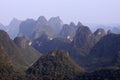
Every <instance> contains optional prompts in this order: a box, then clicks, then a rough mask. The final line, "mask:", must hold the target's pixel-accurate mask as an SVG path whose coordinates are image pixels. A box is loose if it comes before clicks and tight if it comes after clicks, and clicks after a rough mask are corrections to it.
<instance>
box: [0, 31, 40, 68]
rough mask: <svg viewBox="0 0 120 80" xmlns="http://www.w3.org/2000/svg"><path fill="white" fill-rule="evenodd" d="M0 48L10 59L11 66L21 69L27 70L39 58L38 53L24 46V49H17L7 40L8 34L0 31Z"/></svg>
mask: <svg viewBox="0 0 120 80" xmlns="http://www.w3.org/2000/svg"><path fill="white" fill-rule="evenodd" d="M0 46H2V48H3V51H4V52H5V53H6V54H7V55H8V56H9V57H10V59H11V61H12V62H13V64H15V65H16V66H18V67H19V68H22V69H27V68H28V67H29V66H30V65H31V64H32V63H34V62H35V61H36V60H37V59H38V58H39V57H40V53H38V52H37V51H36V50H34V49H32V48H31V47H28V46H26V47H25V49H21V48H19V47H18V46H17V45H16V44H15V43H14V42H13V41H12V40H11V39H10V38H9V36H8V34H7V33H6V32H5V31H2V30H0ZM35 55H37V56H35ZM31 57H32V58H31Z"/></svg>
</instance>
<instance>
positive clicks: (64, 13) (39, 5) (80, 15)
mask: <svg viewBox="0 0 120 80" xmlns="http://www.w3.org/2000/svg"><path fill="white" fill-rule="evenodd" d="M41 15H44V16H45V17H46V18H47V19H49V18H50V17H52V16H60V18H61V19H62V20H63V21H64V22H65V23H69V22H70V21H74V22H77V21H81V22H82V23H103V24H111V23H120V0H0V22H1V23H3V24H8V23H9V21H10V20H11V19H12V18H13V17H16V18H18V19H20V20H24V19H26V18H34V19H37V18H38V17H39V16H41Z"/></svg>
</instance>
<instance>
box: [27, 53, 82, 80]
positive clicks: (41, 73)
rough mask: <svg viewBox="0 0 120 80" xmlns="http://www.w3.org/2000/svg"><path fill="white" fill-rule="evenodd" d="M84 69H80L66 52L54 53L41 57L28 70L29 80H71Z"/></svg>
mask: <svg viewBox="0 0 120 80" xmlns="http://www.w3.org/2000/svg"><path fill="white" fill-rule="evenodd" d="M82 71H83V69H82V68H80V67H78V66H77V65H76V64H75V63H74V62H73V61H72V60H71V59H70V58H69V55H68V54H67V53H66V52H64V51H54V52H51V53H48V54H47V55H44V56H42V57H40V59H39V60H38V61H37V62H36V63H35V64H34V65H33V66H32V67H30V68H29V69H28V70H27V72H26V73H27V74H28V75H27V76H28V78H29V79H31V78H33V79H36V80H37V79H42V80H46V79H47V80H66V79H68V80H70V79H74V76H75V75H76V74H78V73H80V72H82Z"/></svg>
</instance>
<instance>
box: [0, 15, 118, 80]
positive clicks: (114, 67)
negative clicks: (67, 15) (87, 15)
mask: <svg viewBox="0 0 120 80" xmlns="http://www.w3.org/2000/svg"><path fill="white" fill-rule="evenodd" d="M6 27H8V28H6ZM6 27H5V26H4V25H2V24H0V28H1V29H3V30H6V31H3V30H0V79H1V80H80V79H81V80H104V79H106V80H119V79H120V77H119V75H120V34H119V29H117V28H112V30H109V29H108V32H106V30H105V29H103V28H97V29H96V30H95V31H94V32H93V31H91V29H90V28H89V27H88V26H85V25H83V24H82V23H80V22H78V24H77V25H75V24H74V23H73V22H71V23H70V24H64V23H63V22H62V20H61V19H60V18H59V17H52V18H50V19H49V20H47V19H46V18H45V17H44V16H40V17H39V18H38V19H37V20H33V19H27V20H25V21H19V20H16V19H14V20H13V21H12V22H11V23H10V25H9V26H6ZM115 27H116V26H115ZM114 31H115V32H116V33H117V34H115V32H114ZM15 33H16V34H15ZM9 36H10V37H9ZM13 38H14V39H13ZM12 39H13V40H12ZM6 76H8V77H6Z"/></svg>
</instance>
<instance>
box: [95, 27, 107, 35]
mask: <svg viewBox="0 0 120 80" xmlns="http://www.w3.org/2000/svg"><path fill="white" fill-rule="evenodd" d="M94 35H101V36H104V35H105V30H104V29H102V28H98V29H97V30H96V31H95V32H94Z"/></svg>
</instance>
